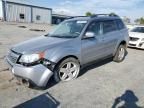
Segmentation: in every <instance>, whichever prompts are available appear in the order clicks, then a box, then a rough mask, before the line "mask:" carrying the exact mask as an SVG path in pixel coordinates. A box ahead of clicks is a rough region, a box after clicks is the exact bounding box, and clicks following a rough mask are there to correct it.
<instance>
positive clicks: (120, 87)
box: [0, 22, 144, 108]
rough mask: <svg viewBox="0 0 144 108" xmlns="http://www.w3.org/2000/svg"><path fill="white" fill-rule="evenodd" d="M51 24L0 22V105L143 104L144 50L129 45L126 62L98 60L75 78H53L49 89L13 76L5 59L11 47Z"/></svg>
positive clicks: (107, 107) (75, 107)
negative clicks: (20, 81)
mask: <svg viewBox="0 0 144 108" xmlns="http://www.w3.org/2000/svg"><path fill="white" fill-rule="evenodd" d="M19 26H26V28H20V27H19ZM51 28H52V27H51V26H49V25H40V24H16V23H1V22H0V108H11V107H16V108H31V107H33V108H53V107H54V108H55V107H59V108H111V107H112V108H117V107H118V106H121V105H123V104H125V105H126V106H127V107H128V108H139V107H143V108H144V86H143V84H144V50H138V49H130V48H128V55H127V57H126V59H125V61H124V62H122V63H115V62H112V61H111V59H107V60H104V61H102V62H98V63H95V64H93V65H90V66H88V67H87V68H84V69H82V70H81V75H80V76H79V77H78V78H77V79H76V80H74V81H70V82H67V83H59V84H55V83H54V82H53V80H51V81H50V82H49V86H48V88H47V89H46V90H38V89H29V88H27V87H24V86H23V85H17V84H16V80H11V79H12V77H13V76H12V74H11V73H10V71H9V70H7V66H6V65H5V63H4V59H3V58H4V56H5V54H6V52H7V50H8V48H9V47H11V45H13V44H15V43H18V42H21V41H23V40H27V39H30V38H32V37H36V36H39V35H42V34H46V33H47V32H48V31H49V30H50V29H51ZM29 29H40V30H45V31H40V32H37V31H30V30H29Z"/></svg>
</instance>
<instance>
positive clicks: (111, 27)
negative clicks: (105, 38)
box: [103, 20, 117, 34]
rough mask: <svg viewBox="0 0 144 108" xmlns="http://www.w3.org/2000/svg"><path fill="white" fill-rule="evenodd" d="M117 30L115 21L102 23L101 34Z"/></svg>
mask: <svg viewBox="0 0 144 108" xmlns="http://www.w3.org/2000/svg"><path fill="white" fill-rule="evenodd" d="M116 30H117V25H116V23H115V21H113V20H110V21H104V22H103V33H104V34H106V33H109V32H113V31H116Z"/></svg>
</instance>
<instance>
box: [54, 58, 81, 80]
mask: <svg viewBox="0 0 144 108" xmlns="http://www.w3.org/2000/svg"><path fill="white" fill-rule="evenodd" d="M79 72H80V64H79V61H78V60H77V59H75V58H72V57H70V58H66V59H64V60H63V61H61V62H60V63H59V64H58V65H57V66H56V68H55V69H54V80H55V81H56V82H60V81H62V82H67V81H71V80H74V79H76V78H77V77H78V75H79Z"/></svg>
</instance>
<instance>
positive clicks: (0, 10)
mask: <svg viewBox="0 0 144 108" xmlns="http://www.w3.org/2000/svg"><path fill="white" fill-rule="evenodd" d="M1 18H3V7H2V1H1V0H0V19H1Z"/></svg>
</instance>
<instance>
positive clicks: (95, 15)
mask: <svg viewBox="0 0 144 108" xmlns="http://www.w3.org/2000/svg"><path fill="white" fill-rule="evenodd" d="M99 16H108V17H119V16H118V15H116V14H94V15H92V16H72V17H69V18H67V19H72V18H78V17H90V18H94V17H99Z"/></svg>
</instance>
